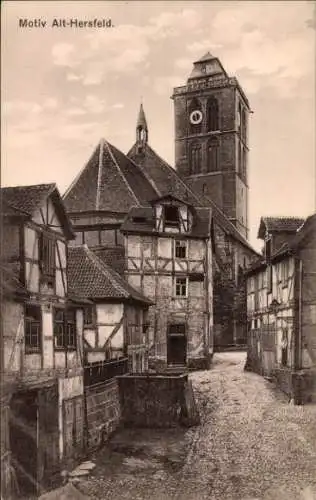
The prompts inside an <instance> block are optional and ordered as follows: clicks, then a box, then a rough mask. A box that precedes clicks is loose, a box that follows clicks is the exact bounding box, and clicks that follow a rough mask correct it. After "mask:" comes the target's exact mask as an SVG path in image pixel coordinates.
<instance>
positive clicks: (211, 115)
mask: <svg viewBox="0 0 316 500" xmlns="http://www.w3.org/2000/svg"><path fill="white" fill-rule="evenodd" d="M207 128H208V131H209V132H214V131H215V130H218V129H219V124H218V102H217V99H215V98H214V97H211V98H210V99H209V100H208V103H207Z"/></svg>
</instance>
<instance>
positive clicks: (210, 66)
mask: <svg viewBox="0 0 316 500" xmlns="http://www.w3.org/2000/svg"><path fill="white" fill-rule="evenodd" d="M213 75H222V76H223V77H225V78H226V77H227V74H226V71H225V70H224V68H223V66H222V64H221V62H220V60H219V59H218V57H214V56H213V55H212V54H211V53H210V52H206V54H204V56H202V57H201V58H200V59H198V60H197V61H195V62H194V63H193V69H192V72H191V74H190V76H189V80H192V79H196V78H203V77H207V76H213Z"/></svg>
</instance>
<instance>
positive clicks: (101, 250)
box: [91, 246, 125, 276]
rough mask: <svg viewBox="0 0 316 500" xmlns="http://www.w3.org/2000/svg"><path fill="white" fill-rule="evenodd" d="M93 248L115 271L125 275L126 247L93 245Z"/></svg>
mask: <svg viewBox="0 0 316 500" xmlns="http://www.w3.org/2000/svg"><path fill="white" fill-rule="evenodd" d="M91 250H92V251H93V252H94V253H95V254H96V255H97V257H99V259H101V260H102V261H103V262H105V264H107V265H108V266H110V267H111V268H112V269H114V271H116V272H117V273H118V274H120V275H121V276H123V274H124V265H125V250H124V247H123V246H121V247H119V246H116V247H104V246H100V247H92V248H91Z"/></svg>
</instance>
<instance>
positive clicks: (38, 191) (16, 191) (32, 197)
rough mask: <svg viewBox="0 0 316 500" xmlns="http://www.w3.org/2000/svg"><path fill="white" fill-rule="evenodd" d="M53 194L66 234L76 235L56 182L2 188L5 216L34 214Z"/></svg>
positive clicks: (2, 203)
mask: <svg viewBox="0 0 316 500" xmlns="http://www.w3.org/2000/svg"><path fill="white" fill-rule="evenodd" d="M49 196H51V199H52V201H53V203H54V205H55V210H56V213H57V214H58V216H59V217H60V220H61V222H62V223H63V226H64V231H65V234H66V236H67V237H68V238H69V239H71V238H73V237H74V234H73V231H72V225H71V222H70V219H69V218H68V216H67V214H66V210H65V206H64V203H63V201H62V199H61V196H60V194H59V191H58V188H57V186H56V184H53V183H52V184H35V185H32V186H14V187H5V188H1V205H2V207H3V209H2V212H3V215H4V216H8V217H12V216H32V215H33V214H34V212H35V211H36V210H38V209H39V208H41V207H42V206H43V204H44V202H45V200H46V199H47V198H48V197H49Z"/></svg>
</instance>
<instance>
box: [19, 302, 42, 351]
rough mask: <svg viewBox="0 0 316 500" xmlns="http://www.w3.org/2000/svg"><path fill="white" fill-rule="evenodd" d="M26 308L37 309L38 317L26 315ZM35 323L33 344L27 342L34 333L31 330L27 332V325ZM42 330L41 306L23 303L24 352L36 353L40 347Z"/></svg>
mask: <svg viewBox="0 0 316 500" xmlns="http://www.w3.org/2000/svg"><path fill="white" fill-rule="evenodd" d="M27 309H30V310H31V309H34V310H36V309H37V310H38V313H39V318H38V319H35V317H34V316H33V317H31V315H29V316H28V313H27ZM29 325H30V326H31V328H32V325H35V326H36V327H37V333H36V337H37V342H36V343H35V344H33V343H32V342H27V340H30V339H31V338H32V337H33V336H34V334H33V333H32V332H30V333H28V326H29ZM42 330H43V316H42V310H41V306H40V305H38V304H25V306H24V347H25V352H26V353H37V352H40V351H41V348H42Z"/></svg>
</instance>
